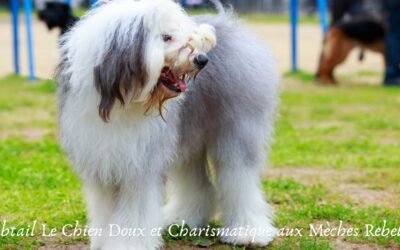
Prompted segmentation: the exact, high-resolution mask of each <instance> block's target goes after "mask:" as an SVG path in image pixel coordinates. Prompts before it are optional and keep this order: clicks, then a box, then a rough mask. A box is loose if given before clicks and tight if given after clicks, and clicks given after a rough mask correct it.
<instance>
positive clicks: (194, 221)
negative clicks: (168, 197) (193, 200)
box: [163, 204, 209, 228]
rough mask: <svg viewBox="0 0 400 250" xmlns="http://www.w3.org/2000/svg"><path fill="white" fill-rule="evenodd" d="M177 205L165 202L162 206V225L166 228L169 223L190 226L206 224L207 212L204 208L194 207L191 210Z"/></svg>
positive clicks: (195, 226) (196, 226)
mask: <svg viewBox="0 0 400 250" xmlns="http://www.w3.org/2000/svg"><path fill="white" fill-rule="evenodd" d="M178 207H179V206H174V205H172V204H167V205H166V206H165V207H164V208H163V216H164V223H163V224H164V227H165V228H168V227H169V226H170V225H175V224H178V225H182V224H184V225H187V226H189V227H190V228H198V227H202V226H205V225H207V223H208V220H209V212H208V211H207V212H205V210H206V209H209V208H208V207H207V208H204V210H201V209H194V210H193V211H192V210H190V209H189V208H184V207H180V209H178Z"/></svg>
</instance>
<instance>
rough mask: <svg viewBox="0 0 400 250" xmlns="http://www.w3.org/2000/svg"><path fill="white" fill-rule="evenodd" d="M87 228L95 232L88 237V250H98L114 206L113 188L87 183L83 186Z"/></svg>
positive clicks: (91, 182)
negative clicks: (87, 221) (87, 213)
mask: <svg viewBox="0 0 400 250" xmlns="http://www.w3.org/2000/svg"><path fill="white" fill-rule="evenodd" d="M84 189H85V196H86V205H87V209H88V212H89V227H90V228H91V230H93V231H94V232H96V233H95V234H91V235H90V249H92V250H100V249H101V248H102V246H103V244H104V242H105V238H106V236H105V231H106V230H107V228H108V224H109V219H110V216H111V213H112V211H113V209H114V204H115V201H114V199H115V197H114V194H115V187H113V186H104V185H101V184H100V183H99V182H98V181H90V182H89V181H87V182H85V185H84Z"/></svg>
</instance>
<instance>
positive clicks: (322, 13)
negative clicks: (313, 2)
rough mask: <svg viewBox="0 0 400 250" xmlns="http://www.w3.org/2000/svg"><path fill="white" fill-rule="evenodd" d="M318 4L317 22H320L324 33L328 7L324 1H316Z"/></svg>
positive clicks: (326, 25) (326, 24)
mask: <svg viewBox="0 0 400 250" xmlns="http://www.w3.org/2000/svg"><path fill="white" fill-rule="evenodd" d="M317 2H318V12H319V20H320V22H321V28H322V31H323V32H324V35H325V34H326V32H328V26H329V25H328V7H327V2H326V0H317Z"/></svg>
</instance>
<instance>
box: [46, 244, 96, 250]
mask: <svg viewBox="0 0 400 250" xmlns="http://www.w3.org/2000/svg"><path fill="white" fill-rule="evenodd" d="M89 249H90V247H89V246H88V245H86V244H84V243H76V244H71V245H46V246H43V247H39V250H89Z"/></svg>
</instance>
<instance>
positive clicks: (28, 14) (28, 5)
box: [24, 0, 36, 80]
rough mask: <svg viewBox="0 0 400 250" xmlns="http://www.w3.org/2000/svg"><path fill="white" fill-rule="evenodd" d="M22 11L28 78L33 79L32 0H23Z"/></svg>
mask: <svg viewBox="0 0 400 250" xmlns="http://www.w3.org/2000/svg"><path fill="white" fill-rule="evenodd" d="M24 12H25V23H26V39H27V45H28V63H29V65H28V66H29V80H35V78H36V77H35V65H34V59H33V42H32V22H31V18H32V0H24Z"/></svg>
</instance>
